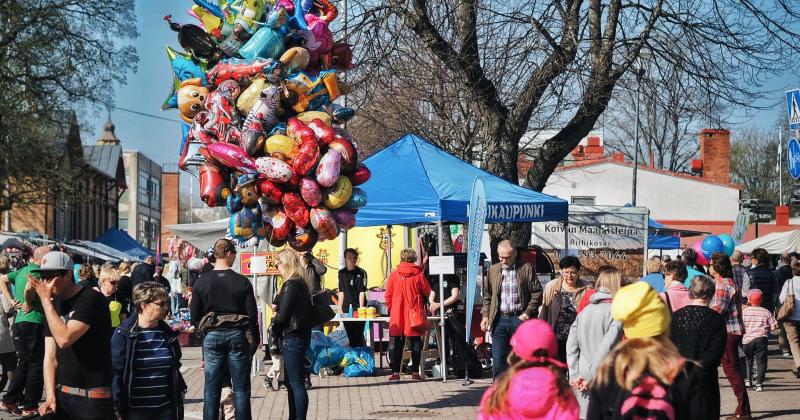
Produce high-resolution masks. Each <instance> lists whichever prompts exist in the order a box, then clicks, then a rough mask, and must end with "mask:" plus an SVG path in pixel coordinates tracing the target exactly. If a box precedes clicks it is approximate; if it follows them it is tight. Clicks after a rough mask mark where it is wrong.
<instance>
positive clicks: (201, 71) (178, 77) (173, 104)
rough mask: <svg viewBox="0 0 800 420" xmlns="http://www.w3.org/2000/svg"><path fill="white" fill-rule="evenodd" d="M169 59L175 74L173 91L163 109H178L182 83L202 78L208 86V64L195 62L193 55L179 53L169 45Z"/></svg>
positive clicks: (165, 101)
mask: <svg viewBox="0 0 800 420" xmlns="http://www.w3.org/2000/svg"><path fill="white" fill-rule="evenodd" d="M167 57H168V58H169V62H170V65H172V71H173V72H174V75H173V79H172V91H171V92H170V94H169V96H167V99H165V100H164V103H163V104H162V105H161V109H169V108H177V107H178V96H177V92H178V88H179V87H180V85H181V82H182V81H184V80H187V79H194V78H200V79H202V80H203V84H204V85H205V84H208V80H206V70H207V67H208V63H206V62H205V61H200V62H198V61H195V60H194V59H193V58H192V55H191V54H189V53H185V52H178V51H175V50H174V49H172V48H171V47H170V46H169V45H167Z"/></svg>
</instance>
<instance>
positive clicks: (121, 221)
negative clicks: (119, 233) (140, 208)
mask: <svg viewBox="0 0 800 420" xmlns="http://www.w3.org/2000/svg"><path fill="white" fill-rule="evenodd" d="M119 228H120V229H122V230H128V219H119Z"/></svg>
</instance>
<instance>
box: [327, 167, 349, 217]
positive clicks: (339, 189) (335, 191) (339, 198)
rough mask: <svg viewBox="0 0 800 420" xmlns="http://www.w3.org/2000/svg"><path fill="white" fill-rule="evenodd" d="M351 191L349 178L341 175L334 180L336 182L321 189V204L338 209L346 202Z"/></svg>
mask: <svg viewBox="0 0 800 420" xmlns="http://www.w3.org/2000/svg"><path fill="white" fill-rule="evenodd" d="M352 193H353V185H352V184H350V179H349V178H348V177H346V176H344V175H342V176H340V177H339V179H338V180H337V181H336V184H334V185H333V186H332V187H330V188H326V189H325V190H324V191H323V194H322V205H323V206H325V207H327V208H329V209H331V210H333V209H338V208H339V207H343V206H344V205H345V204H346V203H347V200H349V199H350V194H352Z"/></svg>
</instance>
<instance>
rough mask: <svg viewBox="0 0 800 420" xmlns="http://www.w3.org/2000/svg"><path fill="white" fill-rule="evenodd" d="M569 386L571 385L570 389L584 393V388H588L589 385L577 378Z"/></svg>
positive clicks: (579, 377)
mask: <svg viewBox="0 0 800 420" xmlns="http://www.w3.org/2000/svg"><path fill="white" fill-rule="evenodd" d="M570 385H572V387H573V388H575V389H577V390H578V391H585V390H586V388H587V387H588V386H589V383H588V382H586V379H583V377H581V376H578V379H576V380H574V381H572V382H570Z"/></svg>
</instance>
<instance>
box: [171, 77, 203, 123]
mask: <svg viewBox="0 0 800 420" xmlns="http://www.w3.org/2000/svg"><path fill="white" fill-rule="evenodd" d="M208 95H209V91H208V88H207V87H205V86H203V81H202V79H200V78H196V79H187V80H184V81H183V82H181V84H180V88H178V92H177V97H178V112H179V113H180V116H181V119H182V120H183V121H185V122H186V123H188V124H191V123H192V120H193V119H194V116H195V115H197V113H198V112H202V111H204V110H205V109H206V99H207V98H208Z"/></svg>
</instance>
